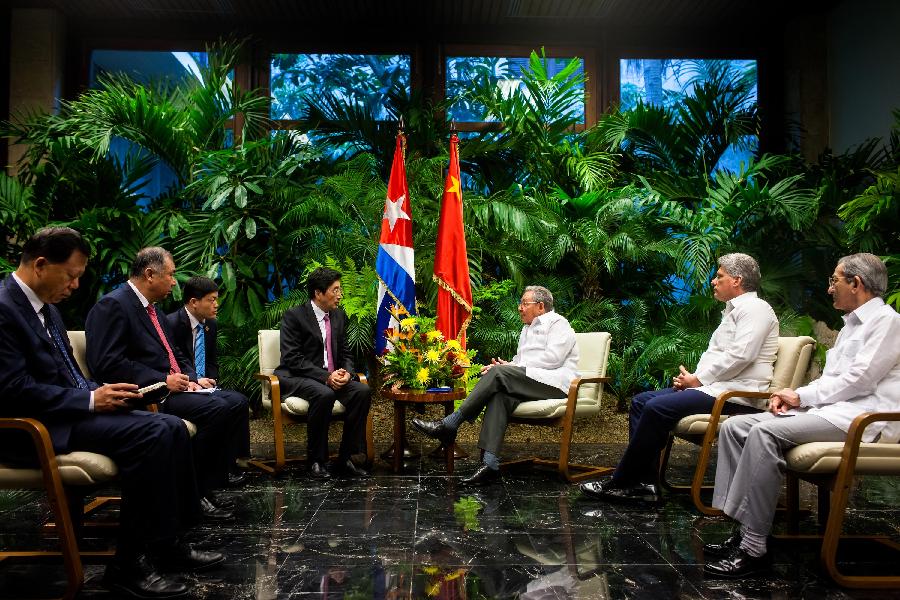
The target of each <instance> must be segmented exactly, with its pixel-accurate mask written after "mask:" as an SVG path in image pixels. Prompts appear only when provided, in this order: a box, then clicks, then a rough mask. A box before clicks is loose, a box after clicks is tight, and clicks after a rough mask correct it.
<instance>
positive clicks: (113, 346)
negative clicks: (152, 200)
mask: <svg viewBox="0 0 900 600" xmlns="http://www.w3.org/2000/svg"><path fill="white" fill-rule="evenodd" d="M175 283H176V282H175V261H174V259H173V258H172V254H171V253H170V252H168V251H167V250H165V249H163V248H159V247H150V248H144V249H142V250H140V251H139V252H138V253H137V255H136V256H135V258H134V262H132V264H131V271H130V276H129V279H128V281H127V282H126V283H125V285H123V286H121V287H119V288H117V289H115V290H113V291H112V292H110V293H108V294H106V295H105V296H103V297H102V298H100V300H99V301H98V302H97V304H95V305H94V307H93V308H92V309H91V311H90V312H89V313H88V317H87V323H86V324H85V335H86V337H87V359H88V365H89V366H90V369H91V372H92V373H93V374H94V376H95V377H98V378H99V379H100V380H101V381H133V382H135V383H136V384H138V385H140V386H141V387H143V386H147V385H150V384H153V383H158V382H165V384H166V386H165V389H164V390H163V394H164V395H163V396H162V397H157V398H153V399H151V402H152V401H156V402H158V403H159V410H160V411H162V412H165V413H169V414H172V415H176V416H179V417H181V418H183V419H187V420H188V421H191V422H192V423H194V424H196V425H197V435H196V436H194V438H193V440H192V442H193V449H194V467H195V470H196V473H197V486H198V487H199V488H200V495H201V500H200V507H201V510H202V511H203V515H204V516H205V517H206V518H207V519H208V520H230V519H232V518H233V516H234V515H233V513H232V510H233V505H232V504H231V503H230V502H228V501H227V500H223V499H221V498H218V497H217V496H216V495H215V494H214V493H213V491H214V490H215V489H217V488H221V487H223V486H225V485H226V484H227V483H228V472H229V467H230V465H231V464H233V463H234V457H233V456H231V455H230V454H229V453H228V452H223V451H222V449H223V448H228V447H230V445H231V439H232V435H233V432H235V431H237V430H239V429H240V427H241V426H242V424H243V423H246V420H247V413H248V410H249V407H248V405H247V399H246V398H244V397H243V396H241V397H240V399H237V400H236V399H235V398H233V397H229V396H228V395H227V394H223V393H222V392H221V391H218V390H215V382H214V381H212V380H210V379H209V378H208V377H200V378H198V377H197V374H196V372H194V369H193V367H192V366H191V365H190V362H189V361H188V360H187V358H186V357H185V356H184V355H183V354H182V353H181V351H180V350H179V349H178V348H177V347H176V346H175V345H174V344H173V343H172V340H173V337H172V332H171V331H170V330H169V322H168V320H166V319H165V315H160V312H159V310H158V309H157V308H156V305H155V303H156V302H159V301H161V300H163V299H165V298H166V296H168V295H169V293H170V292H171V291H172V288H174V287H175ZM244 426H246V425H244Z"/></svg>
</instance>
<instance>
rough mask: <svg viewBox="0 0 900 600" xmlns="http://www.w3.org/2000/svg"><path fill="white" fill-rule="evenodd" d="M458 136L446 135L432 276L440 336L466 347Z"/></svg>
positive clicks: (467, 286) (468, 306)
mask: <svg viewBox="0 0 900 600" xmlns="http://www.w3.org/2000/svg"><path fill="white" fill-rule="evenodd" d="M458 144H459V138H458V137H457V135H456V134H455V133H454V134H453V135H452V136H450V168H449V170H448V171H447V182H446V183H445V184H444V197H443V199H442V201H441V221H440V223H439V224H438V234H437V250H436V253H435V258H434V280H435V281H436V282H437V284H438V299H437V323H436V327H437V329H439V330H440V331H441V333H443V334H444V339H448V340H450V339H456V340H459V343H460V344H462V347H463V348H465V347H466V327H468V326H469V321H471V320H472V284H471V283H470V282H469V260H468V256H467V255H466V234H465V231H464V229H463V207H462V189H461V187H460V184H459V155H458V154H457V149H456V147H457V145H458Z"/></svg>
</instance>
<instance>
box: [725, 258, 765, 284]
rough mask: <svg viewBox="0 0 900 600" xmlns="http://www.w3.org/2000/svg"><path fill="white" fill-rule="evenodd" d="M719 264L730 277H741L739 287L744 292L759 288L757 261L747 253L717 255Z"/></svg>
mask: <svg viewBox="0 0 900 600" xmlns="http://www.w3.org/2000/svg"><path fill="white" fill-rule="evenodd" d="M719 266H720V267H722V268H723V269H725V272H726V273H728V274H729V275H731V276H732V277H740V278H741V289H743V290H744V291H745V292H755V291H756V290H758V289H759V280H760V279H761V278H762V276H761V275H760V273H759V263H757V262H756V259H755V258H753V257H752V256H750V255H749V254H741V253H740V252H732V253H731V254H725V255H723V256H720V257H719Z"/></svg>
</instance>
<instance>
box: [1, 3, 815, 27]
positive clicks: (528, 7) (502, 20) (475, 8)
mask: <svg viewBox="0 0 900 600" xmlns="http://www.w3.org/2000/svg"><path fill="white" fill-rule="evenodd" d="M11 4H12V6H14V7H52V8H56V9H57V10H59V11H60V12H62V13H63V14H65V15H66V16H67V17H68V18H69V19H71V20H72V21H74V22H82V23H85V22H98V21H100V22H110V21H119V22H122V21H131V22H144V21H157V22H159V21H168V22H179V23H193V24H197V25H202V26H204V27H209V26H218V27H221V26H231V27H234V26H254V25H265V24H277V25H279V26H285V25H291V24H309V23H310V22H318V23H329V24H333V23H335V22H337V23H341V22H342V23H352V24H359V23H371V24H374V23H379V24H381V23H393V24H395V25H400V26H405V27H422V26H427V27H444V26H453V25H473V26H516V25H528V26H534V25H539V24H547V25H549V24H553V25H564V24H569V25H577V26H593V27H597V26H601V27H603V26H606V27H614V26H622V25H627V26H649V27H659V26H663V25H671V26H709V25H713V24H725V25H726V26H727V24H728V23H730V22H731V23H734V22H739V21H745V22H746V21H762V20H764V19H768V18H770V17H772V16H774V15H776V14H779V15H783V14H784V13H787V12H791V13H796V12H798V11H806V10H813V11H816V12H821V11H822V10H823V9H824V7H826V6H828V5H831V4H833V2H832V1H831V0H824V1H818V2H812V1H809V0H793V1H784V0H781V1H780V2H775V1H773V0H12V2H11Z"/></svg>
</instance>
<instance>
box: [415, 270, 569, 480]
mask: <svg viewBox="0 0 900 600" xmlns="http://www.w3.org/2000/svg"><path fill="white" fill-rule="evenodd" d="M519 316H520V317H521V319H522V322H523V323H524V324H525V326H524V327H522V333H521V334H520V335H519V349H518V351H517V352H516V355H515V356H514V357H513V359H512V360H511V361H509V362H507V361H505V360H501V359H492V360H491V364H489V365H487V366H485V367H484V369H482V371H481V374H482V375H483V377H482V378H481V379H480V380H479V381H478V383H477V384H476V385H475V388H474V389H473V390H472V393H471V394H469V397H468V398H466V399H465V401H463V403H462V404H461V405H460V407H459V408H458V409H457V410H456V412H454V413H453V414H451V415H448V416H446V417H444V419H442V420H440V421H423V420H421V419H413V421H412V424H413V426H414V427H415V428H416V429H418V430H419V431H421V432H422V433H424V434H425V435H427V436H429V437H432V438H435V439H438V440H440V441H442V442H444V443H449V442H451V441H453V440H455V439H456V431H457V429H458V428H459V426H460V425H461V424H462V422H463V421H474V420H475V418H476V417H478V415H479V414H481V411H482V410H484V411H485V412H484V419H483V421H482V425H481V433H480V435H479V438H478V447H479V448H481V449H482V450H484V456H483V458H482V460H483V464H482V465H481V466H480V467H479V468H478V470H476V471H475V473H474V474H473V475H472V476H471V477H468V478H466V479H463V481H462V483H463V484H465V485H485V484H488V483H492V482H494V481H496V480H498V479H500V458H499V454H500V447H501V446H502V445H503V435H504V434H505V432H506V426H507V424H508V423H509V415H511V414H512V413H513V411H514V410H516V407H517V406H518V405H519V404H520V403H522V402H528V401H533V400H546V399H549V398H565V397H566V395H567V394H568V391H569V384H571V383H572V380H573V379H575V378H576V377H577V376H578V370H577V367H578V346H577V345H576V344H575V330H574V329H572V326H571V325H569V322H568V321H567V320H566V318H565V317H563V316H562V315H560V314H558V313H556V312H554V310H553V294H551V293H550V290H548V289H547V288H545V287H541V286H538V285H532V286H528V287H526V288H525V291H524V292H523V294H522V299H521V301H520V302H519Z"/></svg>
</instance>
